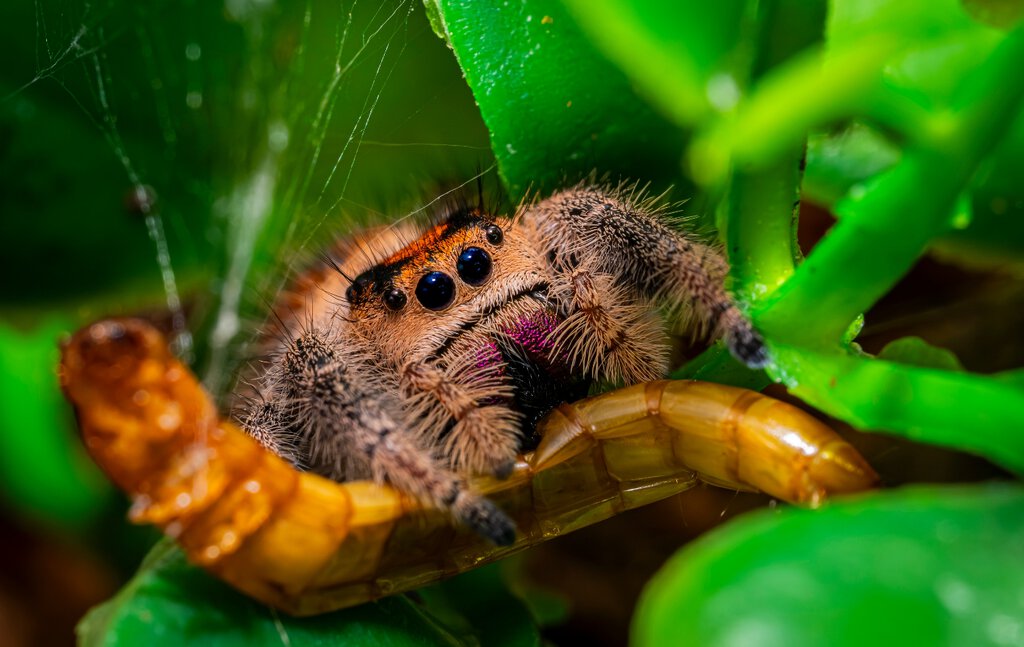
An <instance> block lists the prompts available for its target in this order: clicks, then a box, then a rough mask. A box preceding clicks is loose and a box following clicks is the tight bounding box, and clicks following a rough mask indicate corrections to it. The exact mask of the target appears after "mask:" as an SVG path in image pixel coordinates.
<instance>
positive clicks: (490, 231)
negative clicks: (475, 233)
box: [485, 225, 505, 245]
mask: <svg viewBox="0 0 1024 647" xmlns="http://www.w3.org/2000/svg"><path fill="white" fill-rule="evenodd" d="M485 231H486V232H487V242H489V243H490V244H492V245H500V244H501V241H503V240H505V234H503V233H502V232H501V227H499V226H498V225H487V229H486V230H485Z"/></svg>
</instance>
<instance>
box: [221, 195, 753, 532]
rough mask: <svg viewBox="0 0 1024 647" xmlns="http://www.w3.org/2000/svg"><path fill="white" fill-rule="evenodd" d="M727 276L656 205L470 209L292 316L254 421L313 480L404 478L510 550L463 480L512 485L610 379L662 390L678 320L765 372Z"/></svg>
mask: <svg viewBox="0 0 1024 647" xmlns="http://www.w3.org/2000/svg"><path fill="white" fill-rule="evenodd" d="M727 270H728V266H727V264H726V261H725V260H724V258H723V256H722V254H721V253H720V252H719V250H717V249H716V248H714V247H712V246H709V245H707V244H704V243H701V242H698V241H697V240H695V239H693V238H691V237H689V236H687V235H686V234H684V233H681V232H679V231H677V230H676V229H674V228H672V227H670V226H669V224H668V223H667V221H666V219H665V210H664V208H661V207H658V205H657V204H656V202H654V201H651V200H639V199H634V198H633V197H632V195H631V194H630V193H629V192H627V191H622V190H616V191H607V190H603V189H600V188H594V187H592V186H580V187H577V188H574V189H569V190H566V191H563V192H560V193H557V194H555V195H553V196H551V197H550V198H547V199H545V200H541V201H539V202H536V203H533V204H528V205H525V206H523V207H521V208H520V209H519V210H518V212H517V213H516V214H515V215H514V216H512V217H500V216H495V215H492V214H489V213H485V212H484V210H483V209H482V208H479V207H468V206H461V207H458V208H454V209H452V210H451V211H450V213H448V214H446V215H445V217H444V218H443V219H441V220H440V221H439V222H437V223H436V224H434V225H432V226H430V227H428V228H426V229H423V228H415V227H414V226H412V225H409V224H405V225H397V226H395V227H391V228H387V229H382V230H379V231H376V232H370V233H367V234H364V235H361V236H358V237H356V238H355V239H351V240H349V241H347V242H344V243H341V244H339V246H338V248H337V249H336V250H334V252H332V255H331V259H330V262H327V263H323V264H322V265H321V266H320V267H317V268H314V269H313V270H310V271H309V272H307V273H306V274H305V275H303V276H302V277H301V278H300V279H299V280H298V281H297V282H296V284H295V285H294V286H293V289H292V290H291V291H289V292H288V293H287V294H286V296H285V297H284V299H283V300H282V302H281V303H280V304H279V305H278V307H277V315H278V324H277V325H279V326H281V327H282V328H283V330H282V331H279V333H280V332H283V334H278V335H276V336H273V337H274V338H275V341H273V342H270V343H271V344H272V348H271V349H270V351H269V353H268V355H267V359H266V361H265V362H264V364H263V366H262V367H261V374H260V375H258V376H256V377H255V379H253V380H252V382H253V383H254V386H255V388H256V390H257V391H258V397H256V398H255V399H253V400H252V401H251V402H250V404H249V405H248V406H246V407H244V410H243V411H242V412H241V413H240V414H239V418H240V420H241V421H242V424H243V426H244V427H245V429H246V430H247V431H248V432H249V433H251V434H252V435H253V436H255V437H256V438H257V439H258V440H259V441H260V442H261V443H263V444H264V445H265V446H266V447H268V448H269V449H271V450H272V451H274V452H276V453H277V454H279V455H280V456H282V457H284V458H286V459H287V460H289V461H291V462H292V463H294V464H295V465H296V466H297V467H299V468H301V469H307V470H311V471H313V472H316V473H319V474H322V475H324V476H326V477H328V478H331V479H335V480H339V481H343V480H352V479H361V478H367V477H372V478H374V479H376V480H378V481H386V482H389V483H391V484H392V485H393V486H394V487H396V488H397V489H399V490H401V491H404V492H406V493H408V494H411V495H414V496H416V497H419V498H421V499H422V500H424V501H425V502H427V503H429V504H431V505H433V506H436V507H438V508H441V509H444V510H448V511H450V513H451V514H452V516H453V517H454V518H455V519H456V520H457V521H459V522H461V523H464V524H467V525H469V526H471V527H472V528H474V529H475V530H476V531H477V532H479V533H481V534H482V535H484V536H486V537H487V538H489V539H490V540H491V541H493V542H494V543H496V544H501V545H505V544H509V543H511V542H512V541H513V540H514V538H515V526H514V525H513V523H512V521H511V520H510V519H509V518H508V517H507V516H506V515H505V513H504V512H502V511H501V510H500V509H498V508H497V507H496V506H495V505H493V504H492V503H491V502H490V501H488V500H487V499H485V498H483V497H481V496H479V495H476V494H474V493H473V492H472V491H470V490H468V489H467V487H466V485H465V481H464V478H463V477H464V475H465V474H467V473H490V474H494V475H496V476H498V477H501V476H503V475H507V474H508V473H509V472H510V470H511V469H512V466H513V464H514V462H515V459H516V457H517V455H518V454H519V453H520V452H521V451H524V450H527V449H530V448H531V444H532V443H535V442H536V439H535V438H533V435H534V434H533V427H534V425H535V423H536V421H537V420H538V419H539V418H540V417H542V416H543V415H544V414H545V413H547V412H548V411H549V410H550V409H551V408H553V407H555V406H557V405H558V404H560V403H562V402H566V401H572V400H575V399H578V398H579V397H582V396H583V395H585V394H586V392H587V389H588V388H589V385H590V384H591V383H592V382H594V381H622V382H625V383H627V384H632V383H636V382H641V381H645V380H651V379H658V378H661V377H662V376H663V375H664V373H665V372H666V370H667V368H668V352H669V344H668V337H667V335H666V332H665V327H666V319H672V320H674V321H682V322H684V323H686V324H687V325H688V326H689V327H690V328H691V329H702V330H708V331H711V332H713V333H715V334H718V335H721V336H724V338H725V341H726V344H727V345H728V347H729V349H730V351H731V352H732V353H733V355H735V356H736V357H737V358H738V359H740V360H741V361H742V362H744V363H745V364H747V365H748V366H751V367H759V366H762V365H764V363H765V362H766V359H767V357H766V350H765V347H764V344H763V342H762V339H761V337H760V336H759V335H758V333H757V332H756V331H755V330H754V329H753V328H752V327H751V325H750V323H749V322H748V321H747V320H746V319H745V318H744V317H743V315H742V314H741V313H740V311H739V310H738V309H737V307H736V305H735V303H734V302H733V300H732V299H731V298H730V296H729V294H728V293H727V292H726V290H725V287H724V279H725V277H726V274H727ZM666 313H667V316H666ZM270 337H272V335H270V334H269V333H268V335H267V338H268V339H269V338H270Z"/></svg>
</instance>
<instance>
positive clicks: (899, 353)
mask: <svg viewBox="0 0 1024 647" xmlns="http://www.w3.org/2000/svg"><path fill="white" fill-rule="evenodd" d="M878 359H884V360H889V361H892V362H899V363H900V364H907V365H910V366H920V367H921V368H940V369H944V370H947V371H963V370H964V367H963V364H961V363H960V360H959V359H957V357H956V355H955V354H953V352H952V351H949V350H946V349H945V348H939V347H937V346H932V345H931V344H929V343H928V342H926V341H925V340H923V339H921V338H920V337H903V338H901V339H896V340H894V341H891V342H889V343H888V344H886V345H885V348H883V349H882V350H881V352H879V353H878Z"/></svg>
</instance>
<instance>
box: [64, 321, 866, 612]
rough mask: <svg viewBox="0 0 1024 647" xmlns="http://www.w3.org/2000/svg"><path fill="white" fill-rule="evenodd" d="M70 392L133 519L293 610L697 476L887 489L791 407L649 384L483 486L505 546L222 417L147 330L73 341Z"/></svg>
mask: <svg viewBox="0 0 1024 647" xmlns="http://www.w3.org/2000/svg"><path fill="white" fill-rule="evenodd" d="M61 380H62V384H63V387H64V390H65V392H66V394H67V397H68V399H69V400H71V402H72V403H73V405H74V407H75V411H76V413H77V415H78V420H79V425H80V427H81V431H82V435H83V438H84V441H85V444H86V447H87V448H88V450H89V452H90V453H91V455H92V456H93V458H94V459H95V460H96V462H97V463H98V464H99V465H100V466H101V467H102V468H103V469H104V470H105V471H106V473H107V474H108V475H109V476H110V478H111V479H113V480H114V482H115V483H117V485H118V486H119V487H121V488H122V489H123V490H124V491H125V492H127V493H128V494H129V495H131V497H132V499H133V502H134V503H133V505H132V508H131V512H130V516H131V519H132V521H134V522H137V523H152V524H155V525H157V526H159V527H161V528H162V529H163V530H164V532H165V533H167V534H168V535H170V536H172V537H175V538H176V539H177V541H178V542H179V543H180V544H181V546H182V547H183V548H184V549H185V551H186V552H187V554H188V556H189V558H190V559H191V560H192V561H193V562H195V563H197V564H199V565H202V566H203V567H205V568H207V569H208V570H210V571H212V572H213V573H215V574H217V575H218V576H219V577H221V578H222V579H224V580H225V581H227V582H229V583H230V584H232V585H233V586H235V587H236V588H238V589H240V590H242V591H244V592H245V593H247V594H249V595H251V596H253V597H255V598H257V599H259V600H262V601H263V602H266V603H267V604H270V605H273V606H275V607H278V608H280V609H283V610H285V611H287V612H289V613H292V614H296V615H312V614H316V613H322V612H325V611H329V610H333V609H338V608H342V607H346V606H351V605H355V604H359V603H361V602H365V601H368V600H372V599H375V598H379V597H382V596H385V595H390V594H392V593H397V592H401V591H406V590H410V589H413V588H417V587H420V586H423V585H425V584H430V583H432V582H435V581H437V580H439V579H442V578H445V577H448V576H450V575H454V574H456V573H458V572H461V571H464V570H466V569H468V568H472V567H475V566H479V565H481V564H484V563H487V562H491V561H494V560H496V559H499V558H501V557H504V556H505V555H508V554H510V553H514V552H517V551H520V550H523V549H524V548H527V547H529V546H532V545H534V544H537V543H539V542H541V541H544V540H545V539H549V538H551V537H554V536H557V535H559V534H562V533H566V532H569V531H571V530H575V529H577V528H581V527H583V526H586V525H589V524H591V523H594V522H597V521H600V520H602V519H606V518H608V517H610V516H612V515H615V514H616V513H618V512H621V511H622V510H627V509H631V508H635V507H638V506H641V505H645V504H647V503H651V502H653V501H657V500H659V499H662V498H665V497H668V496H671V495H673V494H676V493H678V492H681V491H683V490H685V489H687V488H689V487H692V486H693V485H694V484H695V483H697V482H698V481H699V480H705V481H708V482H711V483H715V484H718V485H723V486H726V487H730V488H739V489H758V490H763V491H765V492H767V493H769V494H771V495H773V496H776V497H779V498H781V499H784V500H786V501H791V502H799V503H808V504H811V505H814V504H817V503H819V502H820V501H821V500H822V499H823V497H825V496H827V495H830V494H833V493H840V492H854V491H858V490H863V489H865V488H868V487H870V486H871V485H872V484H873V483H874V482H875V481H876V476H875V473H874V472H873V471H872V469H871V467H870V466H868V465H867V463H866V462H865V461H864V459H863V458H861V457H860V455H859V454H857V452H856V451H855V450H854V449H853V448H852V447H851V446H850V445H848V444H847V443H846V442H845V441H843V440H842V439H841V438H839V437H838V436H837V435H836V434H835V432H833V431H832V430H830V429H829V428H827V427H825V426H824V425H822V424H821V423H820V422H818V421H816V420H815V419H814V418H812V417H811V416H809V415H807V414H805V413H803V412H802V411H800V410H798V409H796V408H794V407H792V406H790V405H787V404H784V403H782V402H779V401H776V400H772V399H771V398H767V397H765V396H762V395H759V394H757V393H754V392H751V391H745V390H742V389H735V388H731V387H725V386H720V385H716V384H706V383H700V382H680V381H657V382H650V383H646V384H638V385H635V386H632V387H628V388H625V389H621V390H619V391H614V392H612V393H607V394H604V395H600V396H597V397H593V398H588V399H586V400H583V401H580V402H577V403H575V404H572V405H562V406H561V407H559V408H558V409H556V410H555V411H554V412H552V413H551V414H550V415H549V416H548V417H547V418H546V419H545V420H544V421H542V423H541V431H542V436H543V440H542V442H541V444H540V446H539V447H538V448H537V450H536V451H535V452H533V453H532V454H528V455H526V456H525V457H523V460H521V461H519V463H518V464H517V465H516V468H515V470H514V471H513V474H512V475H511V476H510V477H509V478H508V479H506V480H503V481H499V480H496V479H493V478H479V479H475V480H474V481H473V482H472V487H473V488H474V489H475V490H477V491H478V492H480V493H482V494H485V495H487V496H488V497H489V498H490V499H491V500H493V501H494V502H495V503H496V504H498V505H499V506H500V507H501V508H502V509H504V510H505V511H506V512H507V513H508V514H509V515H510V516H511V517H512V518H513V519H514V520H515V522H516V524H517V527H518V534H517V537H516V541H515V543H514V544H513V545H512V546H508V547H504V548H496V547H494V546H493V545H491V544H489V543H487V542H486V541H485V540H484V539H482V538H481V537H479V536H478V535H477V534H475V533H473V532H472V531H470V530H467V529H465V528H459V527H455V526H453V525H452V523H451V522H450V520H449V518H448V516H447V515H445V514H443V513H441V512H439V511H436V510H429V509H423V508H422V507H421V506H420V505H419V504H418V503H417V502H416V501H414V500H413V499H411V498H409V497H408V496H405V495H402V494H399V493H397V492H395V491H394V490H393V489H391V488H389V487H386V486H378V485H375V484H373V483H369V482H352V483H341V484H339V483H335V482H332V481H329V480H326V479H324V478H321V477H318V476H315V475H312V474H309V473H300V472H298V471H296V470H294V469H293V468H292V467H291V466H289V465H288V464H287V463H285V462H284V461H283V460H281V459H280V458H278V457H277V456H275V455H274V454H272V453H270V452H269V451H267V450H265V449H263V448H262V447H261V446H259V445H258V444H257V443H256V442H255V441H254V440H253V439H251V438H250V437H249V436H247V435H246V434H244V433H243V432H242V431H240V430H239V429H238V428H236V427H235V425H234V424H232V423H231V422H228V421H225V420H221V419H220V417H219V416H218V414H217V410H216V407H215V406H214V404H213V402H212V400H211V399H210V397H209V396H208V395H207V394H206V393H205V391H203V389H202V388H201V387H200V385H199V384H198V382H197V381H196V379H195V377H194V376H193V375H192V374H191V373H190V372H189V371H188V369H186V368H185V367H184V366H182V365H181V364H180V363H179V362H178V361H177V360H176V359H175V358H174V357H173V356H172V355H171V354H170V352H169V351H168V349H167V344H166V342H165V340H164V339H163V337H162V336H161V335H160V334H159V333H158V332H157V331H156V330H155V329H154V328H152V327H151V326H150V325H149V324H147V323H145V322H143V321H140V320H134V319H125V320H107V321H102V322H99V323H96V324H93V325H92V326H89V327H87V328H85V329H83V330H81V331H79V332H78V333H76V334H75V335H74V337H73V338H72V340H71V341H70V342H69V343H68V344H67V346H66V347H65V348H64V355H63V360H62V364H61Z"/></svg>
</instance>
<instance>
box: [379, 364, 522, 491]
mask: <svg viewBox="0 0 1024 647" xmlns="http://www.w3.org/2000/svg"><path fill="white" fill-rule="evenodd" d="M490 351H491V348H490V347H488V346H486V345H485V346H482V347H479V348H477V349H473V350H470V349H468V347H466V346H465V345H461V344H457V345H456V348H453V349H452V350H451V351H450V352H448V353H447V354H446V356H445V358H444V361H443V362H438V361H436V360H432V359H415V360H410V361H408V362H406V363H405V364H404V365H403V366H402V367H401V369H400V371H399V375H400V377H399V379H400V383H401V390H402V392H403V395H404V396H405V397H406V406H407V408H408V410H409V411H410V413H411V415H410V419H411V420H413V421H415V425H416V431H417V434H418V435H419V436H420V437H421V438H423V440H424V441H425V442H427V443H429V444H436V445H440V446H442V447H443V454H444V456H446V457H447V458H448V461H449V463H450V464H451V466H452V467H453V468H454V469H456V470H458V471H460V472H475V473H486V474H494V475H496V476H497V477H499V478H505V477H507V476H508V475H509V474H511V472H512V468H513V467H514V466H515V461H516V457H517V454H518V451H519V423H520V421H519V416H518V415H517V414H516V413H515V412H514V411H513V410H512V409H511V408H510V407H509V406H508V402H509V401H510V400H511V396H512V389H511V387H510V386H509V385H508V384H507V383H506V381H505V380H504V378H503V374H502V371H501V359H500V356H499V355H498V351H497V350H496V349H494V350H493V356H491V355H489V353H490Z"/></svg>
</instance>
